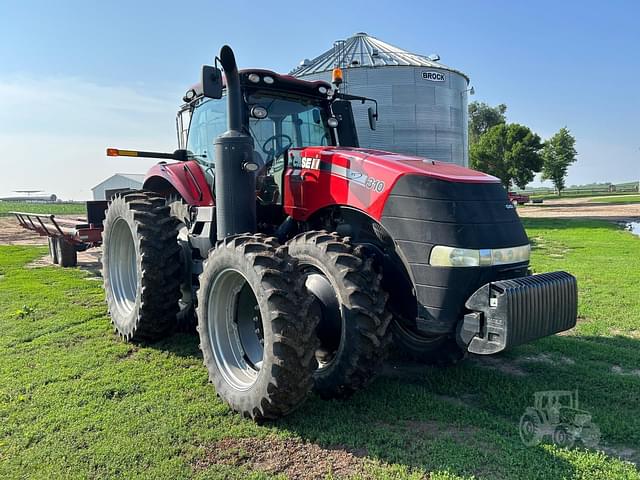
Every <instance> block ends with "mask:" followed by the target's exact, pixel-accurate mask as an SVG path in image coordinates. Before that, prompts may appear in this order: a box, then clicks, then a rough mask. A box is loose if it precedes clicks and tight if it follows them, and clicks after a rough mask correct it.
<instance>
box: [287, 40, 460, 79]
mask: <svg viewBox="0 0 640 480" xmlns="http://www.w3.org/2000/svg"><path fill="white" fill-rule="evenodd" d="M336 66H340V67H345V68H357V67H386V66H410V67H426V68H440V69H443V70H450V71H452V72H456V73H459V74H461V75H463V76H464V77H465V78H467V80H468V77H467V76H466V75H465V74H464V73H462V72H460V71H458V70H456V69H454V68H451V67H447V66H446V65H443V64H441V63H440V62H436V61H434V60H431V59H429V58H428V57H426V56H424V55H419V54H417V53H411V52H408V51H407V50H403V49H402V48H399V47H396V46H394V45H391V44H389V43H386V42H383V41H382V40H379V39H377V38H376V37H373V36H371V35H368V34H367V33H365V32H358V33H356V34H355V35H353V36H352V37H349V38H348V39H346V40H341V41H337V42H335V43H334V46H333V47H332V48H331V49H329V50H327V51H326V52H324V53H323V54H321V55H319V56H317V57H315V58H314V59H313V60H305V61H303V62H302V63H301V64H300V65H299V66H298V67H297V68H295V69H294V70H292V71H291V74H292V75H295V76H296V77H304V76H306V75H313V74H317V73H322V72H328V71H331V70H332V69H333V68H334V67H336Z"/></svg>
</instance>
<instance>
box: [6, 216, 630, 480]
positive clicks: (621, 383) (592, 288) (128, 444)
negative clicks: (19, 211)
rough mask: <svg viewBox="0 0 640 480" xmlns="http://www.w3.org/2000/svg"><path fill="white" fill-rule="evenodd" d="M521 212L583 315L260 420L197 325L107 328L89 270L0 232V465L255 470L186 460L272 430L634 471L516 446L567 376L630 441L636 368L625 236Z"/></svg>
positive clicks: (427, 461)
mask: <svg viewBox="0 0 640 480" xmlns="http://www.w3.org/2000/svg"><path fill="white" fill-rule="evenodd" d="M526 226H527V228H528V232H529V235H530V237H531V238H532V239H533V241H534V246H535V248H534V250H533V266H534V268H535V270H536V271H538V272H542V271H548V270H558V269H563V270H568V271H570V272H572V273H574V274H575V275H576V276H577V277H578V280H579V284H580V316H581V319H582V320H581V322H580V323H579V325H578V327H577V328H576V330H575V332H573V334H572V335H563V336H554V337H551V338H546V339H543V340H540V341H537V342H535V343H532V344H529V345H526V346H523V347H520V348H517V349H515V350H513V351H512V352H508V353H506V354H503V355H500V356H499V357H496V358H497V359H498V361H497V364H496V366H504V365H508V366H510V368H511V370H506V369H504V368H500V369H498V368H491V365H492V364H488V363H484V362H483V363H480V362H478V361H475V360H469V361H466V362H463V363H462V364H461V365H459V366H456V367H454V368H448V369H437V368H423V367H420V368H414V367H412V368H411V369H406V371H405V372H404V374H402V375H387V376H383V377H382V378H380V379H379V380H377V381H376V382H374V383H373V384H372V385H371V386H370V387H369V388H368V389H367V390H365V391H363V392H361V393H359V394H357V395H355V396H354V397H353V398H352V399H350V400H349V401H344V402H340V401H322V400H320V399H319V398H317V397H312V398H311V399H310V400H308V401H307V402H306V403H305V404H304V405H303V406H302V408H301V409H300V410H299V411H297V412H296V413H295V414H293V415H292V416H289V417H287V418H285V419H284V420H281V421H279V422H275V423H269V424H265V425H256V424H254V423H252V422H251V421H248V420H243V419H241V418H239V417H238V416H237V415H235V414H233V413H231V412H230V411H229V409H228V408H227V407H226V406H225V405H224V404H223V403H222V402H221V401H220V400H219V399H218V398H217V397H216V395H215V392H214V390H213V388H212V387H211V386H210V385H208V384H207V375H206V372H205V370H204V367H203V366H202V360H201V357H200V354H199V351H198V347H197V344H198V341H197V338H195V337H193V336H190V335H184V334H179V335H175V336H173V337H171V338H168V339H166V340H165V341H162V342H159V343H154V344H148V345H131V344H125V343H122V342H121V341H119V340H118V339H117V338H116V337H115V336H114V334H113V333H112V330H111V328H110V326H109V321H108V318H107V315H106V311H105V307H104V303H103V292H102V290H101V285H100V282H97V281H95V280H87V274H86V273H84V272H82V271H80V270H76V269H66V270H63V269H60V268H54V267H42V268H35V269H31V268H25V264H28V263H29V262H31V261H32V260H34V259H36V258H38V257H39V256H40V255H42V254H44V249H43V248H41V247H17V246H16V247H10V246H2V247H0V329H1V330H0V331H2V335H1V336H0V478H47V479H49V478H127V479H130V478H150V479H157V478H167V479H183V478H185V479H186V478H196V479H199V480H202V479H205V478H206V479H211V478H220V479H221V478H238V479H240V478H247V477H250V478H265V475H263V474H261V473H260V472H257V471H248V470H247V469H246V467H244V466H242V465H214V466H212V467H210V468H208V469H206V470H194V469H193V467H192V465H193V464H194V463H195V462H196V461H197V460H198V459H199V458H202V457H203V455H204V452H205V450H206V448H207V445H211V444H212V443H213V442H216V441H217V440H220V439H223V438H228V437H235V438H239V437H257V438H265V437H267V436H275V437H280V438H283V437H294V438H300V439H303V440H306V441H310V442H315V443H317V444H319V445H321V446H323V447H331V446H341V447H343V448H352V449H357V450H359V451H361V452H364V454H365V461H366V469H367V472H368V473H369V474H370V475H371V476H372V477H375V478H394V479H396V478H397V479H400V478H421V477H422V476H423V475H427V474H430V475H431V478H434V479H435V478H471V477H474V476H475V477H477V478H505V479H507V478H508V479H514V478H545V479H559V478H575V479H595V478H600V479H617V478H620V479H623V478H624V479H630V478H635V479H639V478H640V473H639V472H638V470H637V468H636V467H635V466H633V465H632V464H630V463H626V462H623V461H621V460H619V459H617V458H615V455H613V454H611V455H609V454H604V453H598V452H596V451H593V450H586V449H583V448H574V449H570V450H568V449H560V448H558V447H556V446H554V445H550V444H542V445H540V446H538V447H531V448H527V447H525V446H524V445H523V444H522V443H521V441H520V439H519V436H518V421H519V418H520V416H521V415H522V413H523V412H524V410H525V408H526V407H527V406H528V405H530V404H531V403H532V397H533V393H534V392H536V391H541V390H553V389H563V390H564V389H576V388H577V389H579V391H580V399H581V407H582V408H584V409H586V410H588V411H589V412H591V413H592V415H593V419H594V421H595V422H596V423H597V424H598V425H599V427H600V429H601V430H602V434H603V440H602V444H603V445H604V446H605V447H607V448H617V449H622V448H623V447H625V448H630V449H634V450H635V451H636V452H637V451H638V450H639V449H640V416H639V415H638V405H639V404H640V377H639V376H636V375H634V374H632V373H631V372H633V370H634V369H638V366H639V365H640V315H639V314H640V299H639V298H638V285H639V284H640V268H638V267H639V265H638V261H637V259H638V258H640V239H638V238H636V237H634V236H632V235H631V234H629V233H627V232H624V231H621V230H619V229H618V228H616V227H615V226H613V225H610V224H606V223H601V222H594V221H560V220H527V221H526ZM540 359H543V360H540ZM612 367H617V368H618V369H619V370H618V371H619V372H622V373H623V374H615V373H612V370H611V369H612ZM514 372H515V373H514ZM434 425H435V426H437V428H434ZM247 453H248V454H249V455H250V454H251V452H247ZM329 478H330V477H329Z"/></svg>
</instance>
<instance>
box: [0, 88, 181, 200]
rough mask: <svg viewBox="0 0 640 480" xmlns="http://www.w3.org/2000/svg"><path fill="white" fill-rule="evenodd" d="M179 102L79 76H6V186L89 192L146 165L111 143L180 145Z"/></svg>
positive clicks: (2, 187)
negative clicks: (112, 151) (113, 154)
mask: <svg viewBox="0 0 640 480" xmlns="http://www.w3.org/2000/svg"><path fill="white" fill-rule="evenodd" d="M178 103H179V99H178V98H175V99H173V98H171V96H170V95H169V94H167V95H164V96H155V95H150V94H149V93H148V92H143V91H138V90H136V89H133V88H131V87H127V86H105V85H98V84H95V83H92V82H87V81H84V80H82V79H79V78H73V77H71V78H70V77H66V78H65V77H52V78H43V79H34V78H25V77H23V78H15V77H14V78H11V79H2V78H0V172H1V173H0V194H8V193H10V192H11V191H12V190H16V189H42V190H45V191H46V192H48V193H55V194H57V195H58V196H60V197H62V198H64V199H67V198H73V199H88V198H90V196H91V187H92V186H94V185H96V184H97V183H99V182H100V181H102V180H103V179H104V178H106V177H108V176H109V175H111V174H113V173H115V172H138V173H144V172H145V171H146V170H147V169H148V168H149V166H150V165H152V164H153V163H154V161H153V160H151V161H149V160H137V159H113V158H109V157H106V156H105V149H106V147H109V146H113V147H121V148H133V149H142V150H160V151H173V150H174V149H175V148H176V135H175V126H174V125H175V123H174V122H175V113H176V109H177V106H178Z"/></svg>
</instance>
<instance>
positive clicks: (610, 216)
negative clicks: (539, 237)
mask: <svg viewBox="0 0 640 480" xmlns="http://www.w3.org/2000/svg"><path fill="white" fill-rule="evenodd" d="M597 201H598V197H586V198H571V199H560V200H545V201H544V203H542V204H540V205H537V206H535V205H531V206H524V207H518V215H520V216H521V217H530V218H547V217H549V218H558V217H563V218H568V217H581V218H600V219H606V220H611V221H616V222H630V221H634V220H637V219H638V218H640V204H638V203H630V204H615V203H597Z"/></svg>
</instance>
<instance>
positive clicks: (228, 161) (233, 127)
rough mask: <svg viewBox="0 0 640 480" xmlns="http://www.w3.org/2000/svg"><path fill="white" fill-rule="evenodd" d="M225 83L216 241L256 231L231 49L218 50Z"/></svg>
mask: <svg viewBox="0 0 640 480" xmlns="http://www.w3.org/2000/svg"><path fill="white" fill-rule="evenodd" d="M220 63H221V65H222V69H223V70H224V76H225V80H226V84H227V103H228V111H227V123H228V127H229V130H227V131H226V132H224V133H223V134H222V135H220V136H219V137H218V138H216V139H215V141H214V142H213V143H214V147H215V160H216V163H215V192H214V193H215V199H216V223H217V225H216V228H217V232H218V233H217V235H218V240H222V239H224V238H225V237H227V236H229V235H234V234H238V233H247V232H249V233H254V232H255V231H256V174H255V172H252V171H247V170H245V165H247V164H248V163H250V162H253V138H251V136H250V135H247V134H246V133H245V132H244V131H243V128H242V124H243V115H244V108H243V101H242V89H241V88H240V75H239V74H238V66H237V65H236V59H235V56H234V54H233V50H231V47H229V46H228V45H225V46H223V47H222V48H221V49H220Z"/></svg>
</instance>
